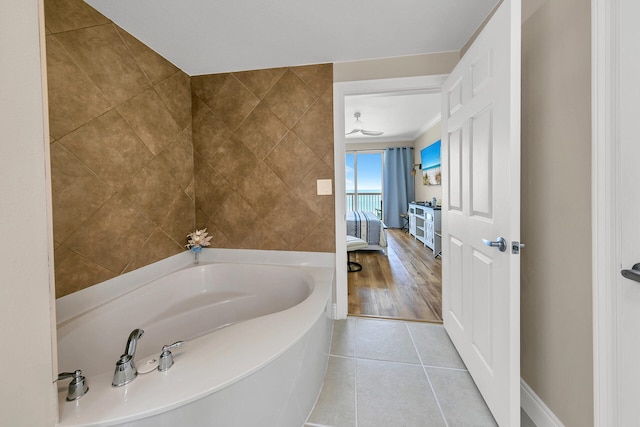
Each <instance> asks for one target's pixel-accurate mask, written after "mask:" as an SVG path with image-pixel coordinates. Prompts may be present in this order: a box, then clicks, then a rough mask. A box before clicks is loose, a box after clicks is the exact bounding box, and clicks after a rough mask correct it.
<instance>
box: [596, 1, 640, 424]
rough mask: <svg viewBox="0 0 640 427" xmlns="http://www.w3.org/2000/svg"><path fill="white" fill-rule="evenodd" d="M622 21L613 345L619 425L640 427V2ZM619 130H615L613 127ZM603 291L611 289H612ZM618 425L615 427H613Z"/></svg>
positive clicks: (626, 4)
mask: <svg viewBox="0 0 640 427" xmlns="http://www.w3.org/2000/svg"><path fill="white" fill-rule="evenodd" d="M617 3H618V11H617V18H618V20H619V21H618V23H619V27H618V28H619V32H618V33H619V38H618V43H619V45H618V52H619V55H618V56H617V58H616V59H617V61H618V62H617V72H616V74H617V76H616V77H615V78H617V79H618V84H617V88H616V90H617V92H618V93H617V94H616V95H615V97H616V98H617V99H618V106H619V107H618V110H617V118H616V117H615V116H614V121H616V122H617V135H615V136H614V138H616V139H618V141H617V144H616V143H615V140H614V144H613V145H614V146H615V147H616V148H617V155H616V158H617V159H618V160H617V161H618V165H617V167H616V168H615V169H614V170H615V175H617V176H616V179H615V182H617V183H618V188H617V192H616V193H617V194H616V198H617V209H616V210H617V213H616V216H617V222H618V226H617V227H615V229H613V230H611V231H612V232H613V233H615V235H616V240H617V242H616V243H615V246H614V247H613V248H612V249H613V251H612V252H613V253H614V254H615V257H616V264H617V266H618V270H619V271H615V270H614V271H612V272H613V274H614V278H613V283H612V285H613V286H614V291H615V292H616V293H617V295H616V298H615V300H616V301H617V305H618V308H617V310H616V311H615V312H617V313H616V315H615V316H614V319H613V321H614V326H615V331H614V339H615V341H614V343H615V344H614V345H615V348H616V350H615V351H616V359H617V362H616V363H615V364H614V366H615V365H617V368H616V371H617V372H616V373H615V375H616V378H617V380H618V385H617V390H616V394H617V396H616V398H615V400H614V402H617V403H614V405H616V406H617V408H618V411H619V412H618V414H617V415H618V420H617V423H616V424H615V425H618V426H632V425H638V423H639V422H640V404H639V402H640V282H638V281H636V280H640V271H637V274H636V272H635V271H633V270H632V271H630V272H627V273H628V274H627V275H628V276H630V277H631V278H624V277H623V276H622V275H621V274H620V273H621V270H631V269H632V266H633V265H634V264H636V263H640V167H639V164H640V163H639V162H638V160H639V159H640V121H639V120H638V114H639V113H640V109H639V108H638V99H640V82H639V81H638V76H640V55H638V53H639V52H640V43H639V40H640V29H639V27H638V16H640V2H638V1H637V0H619V1H618V2H617ZM614 126H616V125H615V124H614ZM603 285H605V286H607V284H604V283H603ZM610 425H614V424H610Z"/></svg>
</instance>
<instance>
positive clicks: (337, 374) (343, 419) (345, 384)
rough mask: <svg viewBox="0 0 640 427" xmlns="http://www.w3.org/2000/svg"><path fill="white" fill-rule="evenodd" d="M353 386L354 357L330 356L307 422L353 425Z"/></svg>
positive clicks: (354, 404)
mask: <svg viewBox="0 0 640 427" xmlns="http://www.w3.org/2000/svg"><path fill="white" fill-rule="evenodd" d="M355 388H356V361H355V359H347V358H344V357H330V358H329V365H328V366H327V374H326V375H325V378H324V384H323V385H322V391H321V392H320V396H319V397H318V401H317V402H316V406H315V407H314V408H313V411H312V412H311V415H309V418H308V419H307V422H308V423H311V424H319V425H323V426H332V427H355V425H356V402H355V396H356V391H355Z"/></svg>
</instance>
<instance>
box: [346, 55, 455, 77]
mask: <svg viewBox="0 0 640 427" xmlns="http://www.w3.org/2000/svg"><path fill="white" fill-rule="evenodd" d="M459 60H460V52H458V51H455V52H438V53H428V54H423V55H411V56H401V57H397V58H382V59H370V60H367V61H353V62H338V63H335V64H333V81H334V82H350V81H356V80H376V79H389V78H400V77H416V76H436V75H440V74H449V73H450V72H451V70H453V67H455V66H456V64H457V63H458V61H459Z"/></svg>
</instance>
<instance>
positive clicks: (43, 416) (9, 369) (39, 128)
mask: <svg viewBox="0 0 640 427" xmlns="http://www.w3.org/2000/svg"><path fill="white" fill-rule="evenodd" d="M42 10H43V6H42V0H4V1H2V2H1V3H0V94H1V95H0V117H2V119H1V120H0V138H1V141H0V236H2V238H1V239H0V325H2V327H0V342H1V343H2V347H3V348H2V350H1V351H2V353H3V357H2V361H3V364H2V387H0V390H1V391H0V407H1V408H2V409H0V425H2V426H38V427H41V426H52V425H54V424H55V422H56V419H57V398H56V387H55V385H54V384H53V375H54V374H53V372H54V368H53V366H54V358H53V356H52V355H53V351H52V332H51V331H52V325H53V323H54V322H53V318H54V313H53V307H54V305H53V304H54V301H53V279H52V277H53V275H52V272H53V269H52V263H53V246H52V242H53V238H52V220H51V203H50V190H49V188H50V180H49V178H48V167H49V166H48V165H49V153H48V148H49V147H48V144H49V141H48V130H47V126H46V124H45V122H46V121H45V120H44V117H46V115H47V111H46V107H45V106H46V104H47V103H46V97H45V93H46V86H45V84H44V83H43V77H42V76H43V75H44V74H43V72H42V69H41V61H42V58H43V53H44V52H43V51H42V48H43V46H44V35H43V32H44V25H43V24H42V19H43V18H42ZM41 32H42V34H41Z"/></svg>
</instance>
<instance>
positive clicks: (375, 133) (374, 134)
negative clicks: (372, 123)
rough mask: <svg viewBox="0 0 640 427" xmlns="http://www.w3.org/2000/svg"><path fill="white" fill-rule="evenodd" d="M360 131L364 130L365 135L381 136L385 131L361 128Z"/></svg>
mask: <svg viewBox="0 0 640 427" xmlns="http://www.w3.org/2000/svg"><path fill="white" fill-rule="evenodd" d="M360 132H362V134H363V135H367V136H380V135H382V134H383V133H384V132H379V131H375V130H364V129H363V130H361V131H360Z"/></svg>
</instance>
